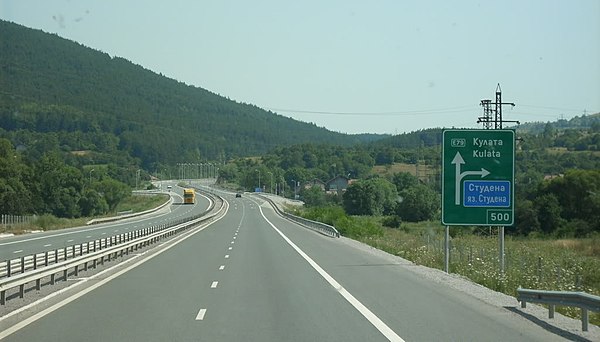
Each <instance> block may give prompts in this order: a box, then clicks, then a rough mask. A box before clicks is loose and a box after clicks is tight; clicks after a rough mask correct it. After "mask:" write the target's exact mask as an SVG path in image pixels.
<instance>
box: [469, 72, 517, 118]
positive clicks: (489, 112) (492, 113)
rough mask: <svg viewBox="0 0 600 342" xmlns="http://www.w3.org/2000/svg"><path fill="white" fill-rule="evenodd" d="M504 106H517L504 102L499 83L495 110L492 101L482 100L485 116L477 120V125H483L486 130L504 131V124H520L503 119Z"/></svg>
mask: <svg viewBox="0 0 600 342" xmlns="http://www.w3.org/2000/svg"><path fill="white" fill-rule="evenodd" d="M503 105H511V106H512V107H514V106H515V104H514V103H513V102H502V89H501V88H500V83H498V86H497V87H496V102H494V109H492V100H481V106H482V107H483V116H480V117H479V118H477V123H482V124H483V128H485V129H502V124H503V123H504V122H514V123H517V124H519V121H514V120H503V119H502V106H503Z"/></svg>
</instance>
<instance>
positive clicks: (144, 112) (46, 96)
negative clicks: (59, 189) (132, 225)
mask: <svg viewBox="0 0 600 342" xmlns="http://www.w3.org/2000/svg"><path fill="white" fill-rule="evenodd" d="M233 81H234V80H232V82H233ZM2 129H4V130H5V132H4V134H2ZM17 131H18V132H25V133H21V134H19V135H18V136H19V137H20V138H19V137H17V135H15V133H14V132H17ZM9 133H11V134H12V135H10V136H9V138H10V139H11V140H12V141H13V144H14V145H15V146H21V147H22V148H25V149H26V148H27V147H28V143H27V141H26V140H35V139H33V138H31V137H29V139H28V138H26V136H27V135H28V133H29V134H33V133H35V134H38V135H39V134H40V133H50V134H56V137H57V139H58V141H57V144H58V145H59V147H60V148H61V149H62V150H63V151H69V150H71V151H81V150H91V151H97V152H110V151H114V150H119V151H120V152H122V153H125V154H129V155H130V156H133V157H135V158H138V159H139V160H140V161H141V164H142V166H143V167H145V168H146V169H154V167H158V166H159V165H160V164H171V165H172V164H174V163H176V162H185V161H198V160H216V159H224V158H228V157H235V156H249V155H257V154H262V153H264V152H267V151H269V150H271V149H273V148H274V147H278V146H288V145H292V144H298V143H303V142H317V143H332V144H337V145H346V146H348V145H351V144H355V143H358V142H363V141H366V140H374V139H377V138H378V136H376V135H375V136H374V135H346V134H341V133H336V132H332V131H329V130H327V129H325V128H321V127H317V126H316V125H314V124H309V123H304V122H300V121H296V120H293V119H290V118H287V117H284V116H281V115H278V114H275V113H272V112H267V111H264V110H262V109H260V108H258V107H256V106H253V105H248V104H241V103H237V102H234V101H231V100H229V99H226V98H224V97H222V96H219V95H216V94H214V93H211V92H210V91H207V90H205V89H202V88H198V87H194V86H189V85H186V84H184V83H181V82H178V81H175V80H173V79H169V78H167V77H164V76H162V75H159V74H156V73H154V72H152V71H150V70H147V69H144V68H143V67H141V66H139V65H135V64H133V63H131V62H129V61H127V60H125V59H123V58H119V57H110V56H109V55H108V54H106V53H102V52H99V51H96V50H94V49H91V48H87V47H85V46H82V45H80V44H78V43H76V42H73V41H70V40H66V39H63V38H61V37H58V36H57V35H55V34H48V33H44V32H42V31H40V30H34V29H29V28H26V27H23V26H20V25H17V24H14V23H10V22H6V21H0V136H1V135H5V136H6V135H8V134H9ZM15 140H16V141H15Z"/></svg>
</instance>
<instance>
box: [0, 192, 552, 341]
mask: <svg viewBox="0 0 600 342" xmlns="http://www.w3.org/2000/svg"><path fill="white" fill-rule="evenodd" d="M228 201H229V203H230V207H229V211H228V213H227V215H226V216H225V217H224V218H222V219H221V220H219V221H217V222H215V223H213V224H212V225H210V226H208V227H204V228H203V229H202V230H198V231H197V232H196V233H194V234H193V235H190V236H189V237H187V238H186V239H178V240H177V241H173V242H171V243H167V244H165V245H164V246H163V248H162V249H161V252H160V254H157V253H156V254H152V257H150V258H146V259H142V258H140V260H139V261H137V262H136V263H132V264H131V265H130V266H128V268H123V269H121V270H120V271H119V273H116V274H114V275H111V276H108V275H106V276H103V277H101V278H97V279H88V281H87V283H89V285H92V287H90V288H88V290H87V291H89V292H87V293H85V294H84V295H81V296H75V297H70V298H67V299H65V303H63V304H60V305H55V307H52V308H51V309H50V310H47V312H46V313H45V314H44V315H39V317H37V318H36V319H31V320H28V319H24V320H23V321H22V322H23V326H22V327H21V326H19V327H20V329H19V330H17V331H15V332H14V333H12V334H10V335H8V336H7V337H6V338H5V340H6V341H56V340H60V341H84V340H86V341H387V340H391V341H402V340H406V341H552V340H560V338H559V337H558V336H557V335H554V334H552V333H551V332H549V331H548V330H545V329H543V328H541V327H540V326H538V325H536V324H533V323H532V322H530V321H528V320H526V319H523V318H522V317H520V316H518V315H515V314H514V313H512V312H510V311H509V310H506V309H505V308H502V307H495V306H492V305H489V304H486V303H484V302H482V301H479V300H477V299H475V298H473V297H471V296H469V295H467V294H465V293H464V292H460V291H456V290H452V289H451V288H448V287H447V286H444V284H440V283H432V282H428V281H427V280H426V279H424V278H422V277H419V276H418V275H416V274H415V273H413V272H411V270H410V267H411V265H410V264H408V263H406V264H402V263H391V262H390V260H389V259H388V258H382V257H381V256H380V255H378V254H377V253H372V252H370V251H369V250H368V249H364V248H356V247H355V246H354V245H351V244H348V243H347V242H345V240H344V239H334V238H329V237H325V236H323V235H320V234H318V233H315V232H312V231H310V230H307V229H305V228H302V227H300V226H298V225H296V224H294V223H290V222H288V221H286V220H284V219H282V218H279V217H278V216H276V215H275V213H274V212H273V210H272V209H271V208H270V207H269V206H268V205H267V204H266V203H263V202H262V200H259V199H254V198H251V197H250V196H244V197H243V198H237V199H236V198H233V197H229V198H228ZM134 266H135V267H134ZM96 286H97V287H96ZM94 287H95V288H94ZM90 290H91V291H90ZM11 332H12V331H11ZM5 333H6V332H5ZM2 336H3V335H2V333H0V337H2Z"/></svg>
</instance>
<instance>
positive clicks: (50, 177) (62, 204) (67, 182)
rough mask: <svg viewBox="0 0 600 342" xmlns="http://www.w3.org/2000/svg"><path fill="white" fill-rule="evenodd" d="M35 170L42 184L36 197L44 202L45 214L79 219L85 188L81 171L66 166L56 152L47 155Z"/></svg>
mask: <svg viewBox="0 0 600 342" xmlns="http://www.w3.org/2000/svg"><path fill="white" fill-rule="evenodd" d="M35 169H36V172H35V175H36V178H38V179H39V184H40V186H39V188H38V189H36V190H37V191H38V193H37V194H36V196H38V197H39V198H40V199H41V200H42V202H43V205H44V210H43V212H48V213H51V214H53V215H54V216H56V217H68V218H71V217H79V216H80V215H81V209H80V207H79V204H78V202H79V198H80V197H81V190H82V188H83V176H82V174H81V171H79V170H78V169H77V168H75V167H72V166H68V165H65V163H64V162H63V160H62V159H61V158H60V156H59V155H58V153H55V152H53V153H49V154H45V155H44V156H43V157H42V159H41V160H40V162H39V163H38V164H37V165H36V168H35Z"/></svg>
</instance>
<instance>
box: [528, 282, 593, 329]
mask: <svg viewBox="0 0 600 342" xmlns="http://www.w3.org/2000/svg"><path fill="white" fill-rule="evenodd" d="M517 293H518V296H517V300H518V301H519V302H521V307H522V308H525V307H526V305H527V302H529V303H540V304H547V305H548V318H554V308H555V306H557V305H558V306H574V307H578V308H580V309H581V330H583V331H588V324H589V317H588V310H590V311H594V312H600V296H594V295H591V294H589V293H585V292H572V291H545V290H532V289H522V288H519V289H517Z"/></svg>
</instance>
